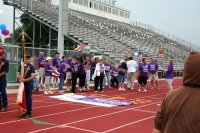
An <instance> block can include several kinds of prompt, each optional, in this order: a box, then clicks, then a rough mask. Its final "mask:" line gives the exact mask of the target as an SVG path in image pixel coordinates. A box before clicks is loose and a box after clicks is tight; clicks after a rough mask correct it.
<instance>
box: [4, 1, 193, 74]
mask: <svg viewBox="0 0 200 133" xmlns="http://www.w3.org/2000/svg"><path fill="white" fill-rule="evenodd" d="M7 4H9V5H11V6H15V7H16V8H18V9H20V10H22V11H23V12H25V13H27V14H28V15H30V16H32V17H35V18H37V19H40V20H41V21H43V22H44V23H46V24H48V25H50V26H51V27H52V28H54V29H55V30H57V29H58V12H59V10H58V7H56V6H53V5H50V4H49V3H45V2H42V1H40V0H30V1H29V0H8V3H7ZM68 20H69V35H70V36H72V37H73V38H75V39H77V40H79V41H80V42H82V43H84V44H88V45H91V44H93V45H97V46H98V47H99V48H100V49H103V50H104V51H107V52H109V53H110V57H111V58H118V59H120V58H122V57H123V56H125V55H133V54H134V52H135V51H136V50H140V51H142V52H143V55H144V56H147V57H148V56H156V57H158V51H159V49H160V47H162V48H163V49H164V50H165V54H164V59H165V60H163V61H162V63H160V64H161V67H163V68H164V66H166V64H167V59H169V58H172V57H173V59H174V60H175V69H176V70H182V69H183V61H184V58H185V57H186V55H187V54H188V53H189V52H190V51H191V50H195V49H196V48H195V47H194V48H193V47H192V46H187V45H184V44H180V43H179V42H176V41H174V40H172V39H169V38H167V37H165V36H163V35H161V34H159V33H156V32H154V31H152V30H149V29H145V28H144V27H139V26H134V25H131V24H127V23H123V22H118V21H115V20H111V19H107V18H103V17H99V16H95V15H91V14H87V13H84V12H80V11H75V10H69V19H68Z"/></svg>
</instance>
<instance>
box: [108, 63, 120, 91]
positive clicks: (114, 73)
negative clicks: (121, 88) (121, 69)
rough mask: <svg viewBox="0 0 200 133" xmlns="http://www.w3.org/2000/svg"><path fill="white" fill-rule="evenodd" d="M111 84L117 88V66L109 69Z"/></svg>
mask: <svg viewBox="0 0 200 133" xmlns="http://www.w3.org/2000/svg"><path fill="white" fill-rule="evenodd" d="M110 75H111V84H112V87H116V88H118V85H119V83H118V80H117V77H118V69H117V66H114V67H113V70H112V71H111V74H110Z"/></svg>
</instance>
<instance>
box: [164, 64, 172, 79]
mask: <svg viewBox="0 0 200 133" xmlns="http://www.w3.org/2000/svg"><path fill="white" fill-rule="evenodd" d="M166 69H167V71H166V74H165V78H166V79H173V77H174V74H173V73H174V67H173V65H168V66H167V67H166Z"/></svg>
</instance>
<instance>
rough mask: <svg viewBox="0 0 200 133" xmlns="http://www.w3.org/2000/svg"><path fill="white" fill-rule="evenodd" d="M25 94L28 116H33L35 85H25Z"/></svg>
mask: <svg viewBox="0 0 200 133" xmlns="http://www.w3.org/2000/svg"><path fill="white" fill-rule="evenodd" d="M24 87H25V94H26V108H27V114H29V115H31V114H32V92H33V84H32V83H28V84H27V83H24Z"/></svg>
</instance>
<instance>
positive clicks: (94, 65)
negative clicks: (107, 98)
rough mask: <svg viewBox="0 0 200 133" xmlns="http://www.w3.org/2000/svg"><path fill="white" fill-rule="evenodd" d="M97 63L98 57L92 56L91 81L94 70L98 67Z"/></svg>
mask: <svg viewBox="0 0 200 133" xmlns="http://www.w3.org/2000/svg"><path fill="white" fill-rule="evenodd" d="M96 64H97V61H96V58H95V59H94V58H91V68H90V81H92V80H93V79H92V76H93V75H94V70H95V67H96Z"/></svg>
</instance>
